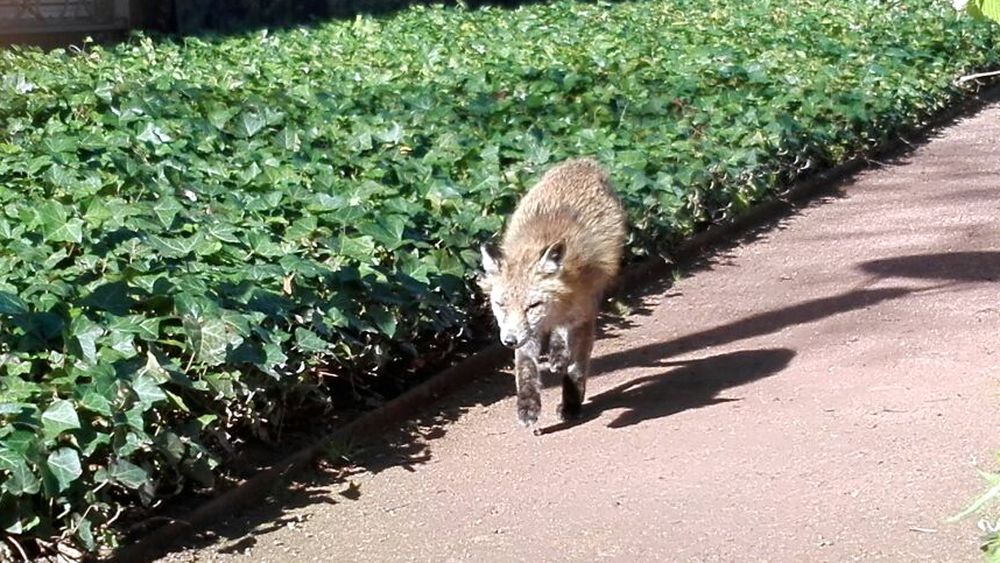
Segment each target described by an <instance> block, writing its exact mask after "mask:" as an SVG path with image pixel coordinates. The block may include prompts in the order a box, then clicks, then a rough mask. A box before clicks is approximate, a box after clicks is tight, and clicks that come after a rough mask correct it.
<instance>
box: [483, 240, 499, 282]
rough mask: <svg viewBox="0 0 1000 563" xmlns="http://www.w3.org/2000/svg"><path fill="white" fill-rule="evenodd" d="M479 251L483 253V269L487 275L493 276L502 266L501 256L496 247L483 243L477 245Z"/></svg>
mask: <svg viewBox="0 0 1000 563" xmlns="http://www.w3.org/2000/svg"><path fill="white" fill-rule="evenodd" d="M479 251H480V252H481V253H482V255H483V271H484V272H486V275H487V276H495V275H498V274H499V273H500V268H501V267H502V266H503V256H502V255H501V254H500V251H499V250H498V249H497V247H495V246H493V245H492V244H489V243H487V244H483V245H481V246H480V247H479Z"/></svg>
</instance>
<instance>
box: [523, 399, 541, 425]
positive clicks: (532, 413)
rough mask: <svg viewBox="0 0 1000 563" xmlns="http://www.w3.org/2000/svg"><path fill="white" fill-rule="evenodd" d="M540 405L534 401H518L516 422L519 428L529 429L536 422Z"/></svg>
mask: <svg viewBox="0 0 1000 563" xmlns="http://www.w3.org/2000/svg"><path fill="white" fill-rule="evenodd" d="M540 410H541V405H540V404H539V403H537V402H534V401H519V402H518V405H517V420H518V421H519V422H520V423H521V426H524V427H525V428H531V427H532V426H533V425H534V424H535V423H536V422H538V413H539V411H540Z"/></svg>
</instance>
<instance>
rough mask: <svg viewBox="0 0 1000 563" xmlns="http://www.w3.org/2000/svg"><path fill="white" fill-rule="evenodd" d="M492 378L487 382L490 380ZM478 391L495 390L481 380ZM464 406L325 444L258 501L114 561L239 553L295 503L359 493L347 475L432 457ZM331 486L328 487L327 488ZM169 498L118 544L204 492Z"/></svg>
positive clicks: (291, 519) (185, 509)
mask: <svg viewBox="0 0 1000 563" xmlns="http://www.w3.org/2000/svg"><path fill="white" fill-rule="evenodd" d="M496 383H497V382H496V381H495V378H494V381H493V385H494V386H495V385H496ZM482 391H483V392H484V393H488V394H489V395H491V396H492V395H496V394H498V393H499V390H497V389H491V387H490V384H489V383H488V382H487V384H486V385H484V386H483V387H482ZM467 411H468V408H467V407H464V406H458V405H455V406H446V407H444V408H439V409H437V410H435V411H434V412H427V413H424V414H423V415H420V416H417V417H414V418H412V419H410V420H409V421H408V422H407V423H406V424H405V425H404V426H403V427H401V428H398V429H396V430H393V431H389V432H386V433H384V434H381V435H379V436H378V437H372V438H370V439H367V440H366V441H365V443H364V444H362V445H360V446H359V445H356V444H331V445H329V446H328V447H327V449H326V451H324V452H323V453H322V454H321V455H320V456H318V457H317V458H316V459H314V460H313V461H312V463H311V465H310V468H309V469H308V470H306V471H300V472H296V473H294V474H293V475H291V476H289V477H288V478H284V479H278V480H275V481H274V482H273V483H272V484H271V490H270V493H269V494H268V495H266V497H265V498H264V499H263V500H261V501H260V502H258V503H256V504H253V505H246V506H240V507H239V508H238V509H237V510H235V511H234V512H233V514H232V515H231V516H230V517H229V518H225V519H222V520H220V521H218V522H216V523H214V524H213V525H210V526H207V527H199V528H196V529H193V530H192V533H190V534H188V535H186V536H184V537H183V538H181V539H179V540H177V541H175V542H171V543H169V544H165V545H152V546H148V548H146V549H144V550H142V551H141V552H130V551H129V550H123V551H122V552H119V553H118V554H116V557H115V559H114V561H117V562H129V561H151V560H154V559H156V558H158V557H162V556H165V555H167V554H169V553H175V552H182V551H187V550H198V549H203V548H207V547H209V546H213V545H215V546H218V548H217V549H218V551H219V552H220V553H223V554H241V553H245V552H246V550H248V549H252V548H253V546H255V545H256V544H257V541H258V540H257V538H258V537H260V536H262V535H264V534H267V533H270V532H273V531H275V530H278V529H280V528H283V527H286V526H295V525H297V523H299V522H302V521H304V520H305V519H306V518H308V516H306V515H302V514H295V511H296V510H297V509H301V508H306V507H309V506H316V505H320V504H325V505H329V506H335V505H338V504H342V503H346V502H351V501H355V500H358V499H360V498H361V497H362V496H363V495H364V494H365V491H364V489H363V487H362V486H361V485H360V484H359V483H358V482H355V481H354V480H353V477H355V476H357V475H359V474H361V473H370V474H376V473H380V472H381V471H384V470H386V469H389V468H393V467H402V468H404V469H405V470H407V471H415V470H416V467H417V466H419V465H422V464H425V463H427V462H429V461H431V459H432V454H431V449H430V447H429V443H430V442H431V441H433V440H437V439H440V438H442V437H444V436H445V435H446V434H447V429H448V427H449V426H450V425H451V424H452V423H453V422H455V421H457V420H458V419H459V418H461V417H462V416H463V415H464V414H465V412H467ZM331 491H332V492H331ZM184 500H186V502H175V503H173V504H172V505H170V506H167V507H165V508H164V509H163V510H160V511H158V513H157V515H156V516H155V517H153V518H150V519H149V520H148V521H146V522H141V523H139V525H136V526H133V528H132V529H131V530H129V533H128V535H127V536H126V540H125V541H124V542H123V545H128V543H130V542H132V541H137V540H140V539H141V538H142V537H143V536H144V535H145V534H146V533H148V532H149V530H151V529H153V528H155V527H156V526H158V525H161V524H164V523H167V522H171V521H178V522H184V518H185V514H188V513H190V511H192V510H194V509H195V508H197V507H198V506H199V505H200V504H201V503H203V502H205V500H207V499H205V498H197V497H188V498H187V499H184Z"/></svg>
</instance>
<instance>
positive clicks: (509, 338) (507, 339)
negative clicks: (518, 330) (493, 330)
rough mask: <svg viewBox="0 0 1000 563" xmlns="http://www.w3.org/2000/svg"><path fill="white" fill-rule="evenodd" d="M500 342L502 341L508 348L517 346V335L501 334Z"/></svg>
mask: <svg viewBox="0 0 1000 563" xmlns="http://www.w3.org/2000/svg"><path fill="white" fill-rule="evenodd" d="M500 342H503V345H504V346H506V347H508V348H516V347H517V337H516V336H514V335H513V334H505V335H503V336H501V337H500Z"/></svg>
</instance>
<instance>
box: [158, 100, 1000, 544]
mask: <svg viewBox="0 0 1000 563" xmlns="http://www.w3.org/2000/svg"><path fill="white" fill-rule="evenodd" d="M997 147H1000V106H993V107H991V108H988V109H987V110H985V111H983V112H981V113H980V114H979V115H977V116H975V117H973V118H969V119H965V120H963V121H961V122H959V123H958V124H956V125H954V126H951V127H949V128H947V129H946V130H945V131H943V132H942V134H940V135H939V136H938V138H936V139H934V140H933V141H932V142H930V143H928V144H927V145H925V146H923V147H921V148H919V149H917V150H916V151H915V152H913V153H912V154H910V155H909V156H907V157H906V158H904V159H901V160H900V161H899V162H895V163H892V164H890V165H886V166H884V167H881V168H880V169H877V170H871V171H868V172H866V173H864V174H862V175H860V176H859V177H858V178H857V179H856V180H855V181H854V182H853V183H852V184H850V185H847V186H842V187H841V188H840V190H839V192H838V193H837V194H833V195H831V196H830V197H827V198H826V200H825V201H821V202H814V203H813V204H811V205H810V206H808V207H806V208H804V209H802V210H800V212H799V213H797V214H796V215H795V216H793V217H790V218H787V219H785V220H783V221H781V222H780V224H777V225H772V228H770V229H768V230H763V231H761V232H759V233H757V234H756V235H754V236H752V237H749V240H746V241H743V242H742V243H741V244H740V245H738V246H734V247H732V248H729V249H725V250H721V251H718V252H716V253H715V254H714V255H713V256H712V257H711V258H709V259H708V260H706V262H705V263H704V264H702V265H701V266H699V267H698V268H695V269H694V270H693V271H691V272H689V274H690V275H688V276H686V277H684V278H683V279H680V280H678V281H676V282H675V283H673V284H672V285H671V287H669V289H663V287H662V285H666V284H661V288H660V289H659V290H654V291H653V292H651V293H650V294H649V295H647V296H645V297H642V298H640V299H639V302H638V310H637V311H636V312H635V314H633V315H631V316H629V317H628V318H627V319H625V320H624V321H623V322H619V323H618V324H617V326H611V325H608V324H605V334H604V336H603V338H602V339H601V340H600V341H599V342H598V345H597V349H596V352H595V357H596V361H595V366H594V371H595V375H594V376H593V378H592V379H591V380H590V385H589V389H588V392H589V395H590V397H589V402H588V403H587V405H586V406H585V408H586V412H587V413H588V417H587V418H586V419H585V420H583V421H582V422H580V423H579V424H576V425H561V424H555V415H554V410H555V406H556V403H557V402H558V392H559V390H558V388H557V387H549V388H548V389H547V390H546V393H545V395H544V398H543V401H544V409H545V410H544V412H543V420H542V424H543V426H545V427H546V433H545V434H543V435H542V436H537V437H536V436H533V435H531V434H530V433H529V432H526V431H524V430H522V429H521V428H519V427H518V425H517V424H516V420H515V408H514V404H513V400H512V398H511V397H510V395H511V393H512V387H513V382H512V381H511V379H510V377H509V376H508V375H500V374H492V375H489V374H484V375H483V377H481V378H480V380H479V381H478V382H477V383H476V384H475V385H472V386H470V387H469V388H467V389H464V390H461V391H459V392H458V393H457V394H456V395H454V396H452V397H449V398H448V399H446V400H444V401H443V402H442V403H441V404H439V405H437V406H436V407H435V408H434V409H432V410H433V411H434V412H433V413H430V414H428V416H427V418H426V419H425V420H423V421H420V423H417V424H414V425H413V427H411V428H409V429H407V430H406V431H404V432H400V433H398V434H395V435H391V436H387V437H386V438H385V440H384V443H381V444H379V445H378V446H376V447H373V448H370V449H368V450H366V451H364V452H360V453H357V454H356V459H355V461H356V462H357V464H358V466H359V467H360V468H362V470H361V471H360V472H358V473H356V474H354V475H353V476H351V477H350V479H351V481H353V483H354V484H355V485H356V486H357V487H358V488H356V489H349V488H348V487H347V485H346V484H345V482H344V481H343V480H341V479H334V478H325V477H322V476H320V477H319V478H317V480H316V481H315V482H312V483H309V484H305V485H303V486H302V487H301V488H300V489H299V490H298V491H296V492H292V493H286V494H284V495H281V496H280V497H279V498H277V499H275V500H274V501H273V502H272V503H270V504H269V505H267V506H264V507H261V509H260V510H258V511H256V512H255V513H253V514H250V515H244V516H241V517H239V518H237V519H235V520H234V522H233V523H231V524H230V525H228V526H222V527H220V528H219V529H217V530H216V531H215V533H216V534H217V535H216V536H215V538H214V539H211V538H210V539H208V540H203V541H201V543H197V544H196V545H197V547H195V548H191V549H189V550H188V551H184V552H178V553H174V554H173V555H171V556H169V557H168V559H169V560H183V561H196V560H215V559H226V560H228V559H234V560H245V561H298V560H309V561H380V562H381V561H453V560H454V561H458V560H485V561H519V560H542V561H592V560H598V559H601V560H603V559H607V560H618V561H637V560H638V561H653V560H656V561H735V560H753V561H849V560H865V561H868V560H885V561H915V560H931V561H975V560H978V558H979V555H978V551H977V544H978V540H979V531H978V530H977V528H976V526H975V519H970V520H966V521H963V522H960V523H958V524H946V523H944V522H943V519H944V518H945V517H947V516H949V515H951V514H954V513H955V512H957V511H958V510H960V509H961V508H962V507H963V506H964V504H965V503H966V502H967V501H968V500H970V499H971V498H972V497H973V496H974V495H976V494H977V493H978V492H979V491H980V489H981V487H982V482H981V481H980V480H979V478H978V476H977V474H976V471H975V469H976V468H982V469H992V468H993V467H994V466H995V462H994V461H993V460H994V455H993V453H994V452H995V451H996V450H997V449H998V448H1000V436H998V435H997V434H996V429H997V428H998V427H1000V401H998V397H997V392H998V390H1000V386H998V378H997V375H996V363H997V355H996V354H997V352H996V351H997V350H998V338H997V335H998V330H997V329H998V326H1000V285H998V283H997V280H998V278H1000V224H998V220H997V219H998V217H1000V159H997V158H996V157H995V155H996V151H997Z"/></svg>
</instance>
